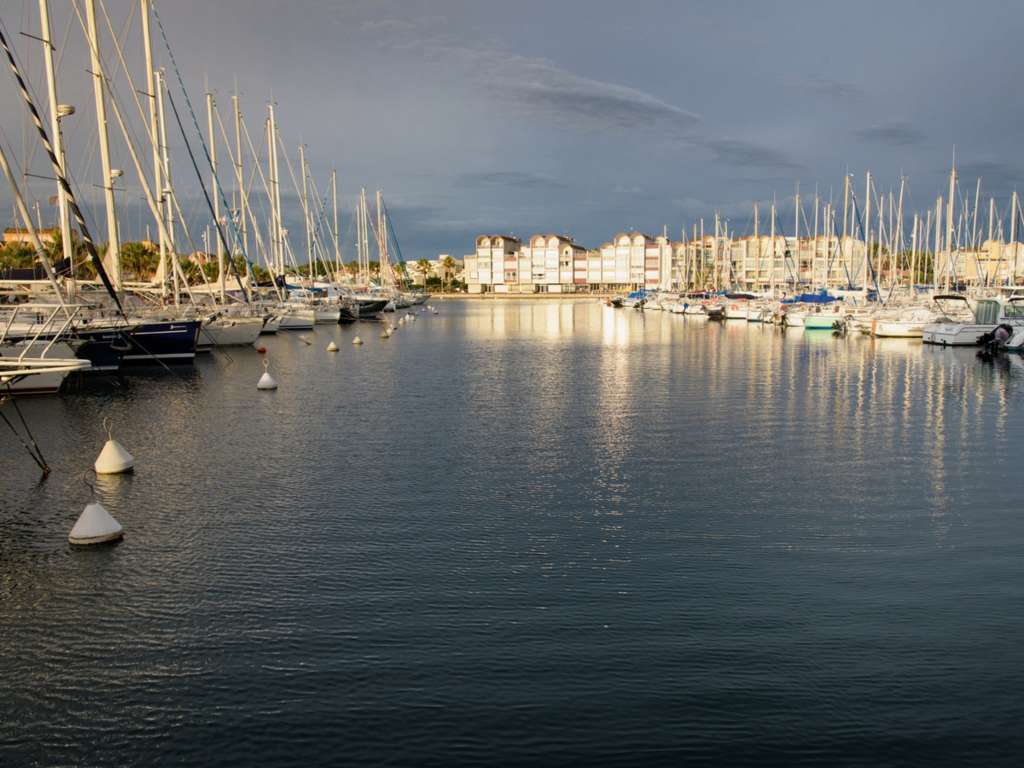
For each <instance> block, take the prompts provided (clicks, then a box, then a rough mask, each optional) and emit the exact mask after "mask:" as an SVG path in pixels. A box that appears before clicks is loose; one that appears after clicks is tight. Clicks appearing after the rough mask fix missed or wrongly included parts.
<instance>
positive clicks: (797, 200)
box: [782, 184, 800, 279]
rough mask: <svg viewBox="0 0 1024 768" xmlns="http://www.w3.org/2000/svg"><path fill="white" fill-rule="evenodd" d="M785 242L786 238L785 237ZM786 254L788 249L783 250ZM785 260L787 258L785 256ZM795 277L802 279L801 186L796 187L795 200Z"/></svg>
mask: <svg viewBox="0 0 1024 768" xmlns="http://www.w3.org/2000/svg"><path fill="white" fill-rule="evenodd" d="M783 242H785V236H783ZM782 253H783V254H785V253H786V249H785V248H783V249H782ZM783 258H785V256H783ZM793 275H794V279H799V278H800V185H799V184H797V185H796V195H795V196H794V198H793Z"/></svg>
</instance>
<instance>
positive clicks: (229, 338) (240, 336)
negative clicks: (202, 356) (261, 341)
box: [196, 316, 263, 350]
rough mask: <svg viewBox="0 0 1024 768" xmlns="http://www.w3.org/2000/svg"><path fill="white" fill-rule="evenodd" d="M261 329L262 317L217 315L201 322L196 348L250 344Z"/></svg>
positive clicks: (257, 336)
mask: <svg viewBox="0 0 1024 768" xmlns="http://www.w3.org/2000/svg"><path fill="white" fill-rule="evenodd" d="M262 331H263V318H262V317H231V316H227V317H218V318H215V319H213V320H211V321H210V322H208V323H206V322H204V323H203V326H202V328H201V329H200V330H199V341H198V343H197V344H196V348H197V349H200V350H202V349H210V348H211V347H237V346H243V345H248V344H252V343H254V342H255V341H256V339H258V338H259V335H260V333H261V332H262Z"/></svg>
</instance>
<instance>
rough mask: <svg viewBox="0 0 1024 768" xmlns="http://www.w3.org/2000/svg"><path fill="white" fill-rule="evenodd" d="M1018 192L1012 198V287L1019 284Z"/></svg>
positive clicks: (1015, 191)
mask: <svg viewBox="0 0 1024 768" xmlns="http://www.w3.org/2000/svg"><path fill="white" fill-rule="evenodd" d="M1018 207H1019V203H1018V201H1017V190H1016V189H1015V190H1013V197H1011V198H1010V242H1011V243H1013V272H1012V273H1011V274H1010V285H1016V284H1017V208H1018Z"/></svg>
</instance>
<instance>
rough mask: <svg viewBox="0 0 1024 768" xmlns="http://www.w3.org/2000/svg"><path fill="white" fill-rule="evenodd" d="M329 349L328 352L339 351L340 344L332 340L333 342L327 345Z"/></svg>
mask: <svg viewBox="0 0 1024 768" xmlns="http://www.w3.org/2000/svg"><path fill="white" fill-rule="evenodd" d="M327 351H328V352H337V351H338V345H337V344H335V343H334V342H333V341H332V342H331V343H330V344H328V345H327Z"/></svg>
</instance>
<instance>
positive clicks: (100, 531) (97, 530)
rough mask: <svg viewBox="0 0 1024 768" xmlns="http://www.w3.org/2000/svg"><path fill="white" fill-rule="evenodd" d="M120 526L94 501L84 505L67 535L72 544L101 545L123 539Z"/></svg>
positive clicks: (122, 531) (122, 530)
mask: <svg viewBox="0 0 1024 768" xmlns="http://www.w3.org/2000/svg"><path fill="white" fill-rule="evenodd" d="M123 536H124V529H123V528H122V527H121V524H120V523H119V522H117V520H115V519H114V518H113V516H112V515H111V514H110V513H109V512H107V510H106V509H105V508H104V506H103V505H102V504H100V503H99V502H98V501H94V502H92V503H91V504H86V505H85V509H84V510H83V511H82V514H81V515H79V516H78V521H77V522H76V523H75V525H74V527H73V528H72V529H71V533H69V534H68V541H70V542H71V543H72V544H102V543H104V542H106V541H117V540H118V539H121V538H123Z"/></svg>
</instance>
